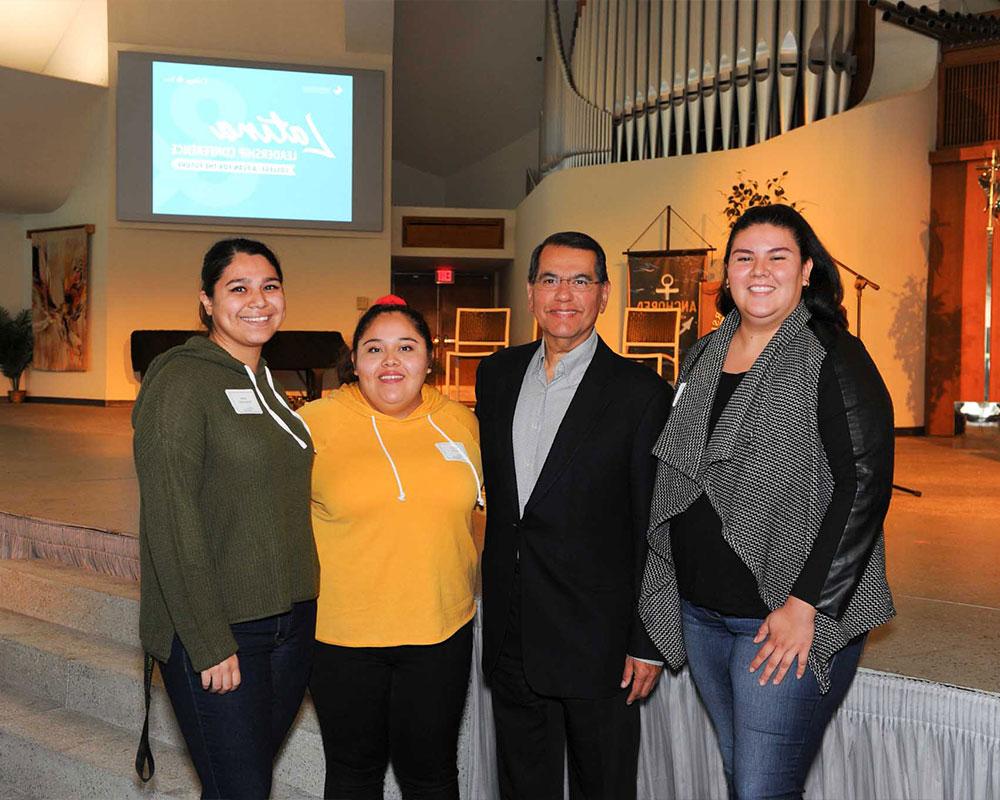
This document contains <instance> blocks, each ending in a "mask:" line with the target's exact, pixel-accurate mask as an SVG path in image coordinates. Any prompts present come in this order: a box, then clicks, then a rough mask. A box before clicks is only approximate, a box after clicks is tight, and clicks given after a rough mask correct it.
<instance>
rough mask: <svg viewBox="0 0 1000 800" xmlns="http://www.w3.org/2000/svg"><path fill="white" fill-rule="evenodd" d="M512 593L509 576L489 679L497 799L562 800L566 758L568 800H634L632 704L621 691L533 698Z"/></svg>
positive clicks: (635, 720) (635, 713) (635, 711)
mask: <svg viewBox="0 0 1000 800" xmlns="http://www.w3.org/2000/svg"><path fill="white" fill-rule="evenodd" d="M520 595H521V593H520V583H519V580H518V579H517V578H516V579H515V584H514V592H513V597H512V598H511V611H510V617H509V618H508V620H507V631H506V634H505V636H504V642H503V646H502V647H501V650H500V657H499V659H498V661H497V666H496V668H495V669H494V670H493V673H492V675H490V690H491V696H492V700H493V720H494V724H495V726H496V734H497V761H498V768H499V769H498V771H499V773H500V796H501V797H502V798H503V800H562V798H563V774H564V765H565V759H566V757H567V755H568V758H569V791H570V798H571V800H634V798H635V796H636V778H637V771H638V763H639V704H638V703H633V704H632V705H631V706H628V705H626V704H625V698H626V697H628V689H623V690H619V691H617V692H615V694H613V695H612V696H611V697H608V698H603V699H599V700H585V699H575V698H565V697H546V696H543V695H540V694H537V693H536V692H535V691H534V690H533V689H532V688H531V687H530V686H529V685H528V681H527V679H526V678H525V675H524V664H523V661H522V655H521V653H522V651H521V596H520ZM624 667H625V654H624V653H622V668H623V669H624Z"/></svg>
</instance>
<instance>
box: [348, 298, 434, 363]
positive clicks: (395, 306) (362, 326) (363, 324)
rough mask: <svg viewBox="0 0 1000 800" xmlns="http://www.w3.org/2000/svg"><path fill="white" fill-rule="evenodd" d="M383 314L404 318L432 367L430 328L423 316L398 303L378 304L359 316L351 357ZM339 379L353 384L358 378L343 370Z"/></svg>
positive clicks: (432, 338)
mask: <svg viewBox="0 0 1000 800" xmlns="http://www.w3.org/2000/svg"><path fill="white" fill-rule="evenodd" d="M383 314H402V315H403V316H404V317H406V318H407V319H408V320H409V321H410V322H411V323H413V327H414V328H416V329H417V333H419V334H420V338H421V339H423V340H424V344H425V345H427V360H428V362H429V363H428V366H433V364H434V337H433V336H431V329H430V326H429V325H428V324H427V320H426V319H424V315H423V314H421V313H420V312H419V311H417V310H416V309H415V308H412V307H411V306H406V305H400V304H399V303H378V304H376V305H373V306H372V307H371V308H369V309H368V310H367V311H366V312H365V313H364V314H362V315H361V319H359V320H358V324H357V327H355V329H354V338H353V339H352V340H351V355H352V356H355V357H356V356H357V353H358V345H360V344H361V339H362V337H363V336H364V335H365V333H366V332H367V331H368V329H369V328H370V327H371V326H372V323H373V322H374V321H375V320H377V319H378V318H379V317H381V316H382V315H383ZM345 366H346V365H345ZM341 377H342V379H343V382H344V383H353V382H354V381H356V380H357V379H358V376H357V375H356V374H355V373H354V370H353V369H351V370H347V369H345V370H343V371H342V374H341Z"/></svg>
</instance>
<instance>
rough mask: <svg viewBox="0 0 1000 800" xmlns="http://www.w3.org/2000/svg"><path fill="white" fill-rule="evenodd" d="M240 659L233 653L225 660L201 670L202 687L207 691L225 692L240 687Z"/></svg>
mask: <svg viewBox="0 0 1000 800" xmlns="http://www.w3.org/2000/svg"><path fill="white" fill-rule="evenodd" d="M240 680H241V678H240V660H239V659H238V658H237V657H236V653H233V654H232V655H231V656H229V658H227V659H226V660H225V661H220V662H219V663H218V664H216V665H215V666H214V667H209V668H208V669H203V670H202V671H201V688H202V689H204V690H205V691H206V692H214V693H216V694H225V693H226V692H232V691H235V690H236V689H238V688H240Z"/></svg>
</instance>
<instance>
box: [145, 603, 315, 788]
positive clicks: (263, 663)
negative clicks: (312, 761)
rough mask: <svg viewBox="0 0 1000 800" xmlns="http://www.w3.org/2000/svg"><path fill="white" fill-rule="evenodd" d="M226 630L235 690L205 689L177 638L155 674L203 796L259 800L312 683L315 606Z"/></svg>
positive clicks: (300, 606) (300, 605)
mask: <svg viewBox="0 0 1000 800" xmlns="http://www.w3.org/2000/svg"><path fill="white" fill-rule="evenodd" d="M231 627H232V631H233V636H235V637H236V644H237V646H238V648H239V650H238V651H237V653H236V655H237V656H238V658H239V660H240V678H241V683H240V685H239V688H237V689H235V690H234V691H231V692H227V693H226V694H215V693H213V692H208V691H205V690H204V689H202V688H201V673H200V672H197V671H196V670H195V669H194V668H193V667H192V666H191V660H190V659H189V658H188V654H187V652H186V651H185V650H184V647H183V646H182V645H181V642H180V639H178V638H177V637H176V636H174V642H173V648H172V649H171V651H170V659H169V660H168V661H167V662H166V663H162V662H161V663H160V674H161V675H163V685H164V686H165V687H166V690H167V694H168V695H169V697H170V703H171V705H172V706H173V707H174V714H175V715H176V716H177V722H178V724H179V725H180V728H181V733H183V734H184V741H185V742H186V743H187V747H188V752H190V754H191V760H192V761H193V762H194V767H195V769H196V770H197V772H198V777H199V779H200V780H201V791H202V794H201V796H202V797H203V798H227V800H230V799H231V798H239V799H240V800H257V799H259V800H263V798H266V797H269V796H270V794H271V773H272V771H273V769H274V757H275V755H277V753H278V750H279V749H280V748H281V744H282V742H284V740H285V736H286V735H287V734H288V729H289V728H290V727H291V725H292V722H293V721H294V720H295V715H296V714H297V713H298V710H299V706H300V705H302V696H303V695H304V694H305V691H306V683H307V682H308V680H309V667H310V664H311V663H312V652H313V651H312V645H313V641H314V637H315V635H316V601H315V600H310V601H309V602H306V603H296V604H295V605H294V606H292V610H291V611H289V612H288V613H287V614H279V615H278V616H275V617H266V618H265V619H257V620H253V621H252V622H240V623H237V624H236V625H233V626H231Z"/></svg>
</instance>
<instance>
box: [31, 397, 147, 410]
mask: <svg viewBox="0 0 1000 800" xmlns="http://www.w3.org/2000/svg"><path fill="white" fill-rule="evenodd" d="M24 402H26V403H49V404H51V405H56V406H100V407H103V408H127V407H130V406H133V405H135V400H98V399H96V398H92V397H45V396H44V395H34V394H29V395H28V396H27V397H26V398H24Z"/></svg>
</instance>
